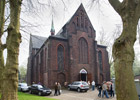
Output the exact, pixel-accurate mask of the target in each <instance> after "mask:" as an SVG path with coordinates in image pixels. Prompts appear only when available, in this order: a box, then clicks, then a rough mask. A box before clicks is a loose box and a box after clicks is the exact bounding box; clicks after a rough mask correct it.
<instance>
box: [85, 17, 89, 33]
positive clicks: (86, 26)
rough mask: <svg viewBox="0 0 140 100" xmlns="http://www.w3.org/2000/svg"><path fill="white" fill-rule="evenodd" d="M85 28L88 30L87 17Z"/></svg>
mask: <svg viewBox="0 0 140 100" xmlns="http://www.w3.org/2000/svg"><path fill="white" fill-rule="evenodd" d="M85 29H86V31H87V32H88V20H87V18H86V19H85Z"/></svg>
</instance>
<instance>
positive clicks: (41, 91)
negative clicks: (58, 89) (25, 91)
mask: <svg viewBox="0 0 140 100" xmlns="http://www.w3.org/2000/svg"><path fill="white" fill-rule="evenodd" d="M29 93H30V94H38V95H40V96H41V95H50V94H51V93H52V90H51V89H49V88H46V87H43V86H42V85H39V84H33V85H32V86H31V87H29Z"/></svg>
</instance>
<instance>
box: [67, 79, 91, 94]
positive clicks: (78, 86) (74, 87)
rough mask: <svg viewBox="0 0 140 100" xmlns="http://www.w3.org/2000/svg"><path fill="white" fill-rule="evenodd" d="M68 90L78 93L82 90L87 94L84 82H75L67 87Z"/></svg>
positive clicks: (87, 86) (87, 87) (87, 88)
mask: <svg viewBox="0 0 140 100" xmlns="http://www.w3.org/2000/svg"><path fill="white" fill-rule="evenodd" d="M68 90H77V91H78V92H80V91H82V90H84V91H85V92H87V91H88V90H89V85H88V83H87V82H84V81H75V82H73V83H72V84H69V85H68Z"/></svg>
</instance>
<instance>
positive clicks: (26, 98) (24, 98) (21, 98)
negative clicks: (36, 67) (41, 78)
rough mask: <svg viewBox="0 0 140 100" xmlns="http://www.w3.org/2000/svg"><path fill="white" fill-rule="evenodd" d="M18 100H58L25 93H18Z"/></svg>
mask: <svg viewBox="0 0 140 100" xmlns="http://www.w3.org/2000/svg"><path fill="white" fill-rule="evenodd" d="M18 100H58V99H52V98H46V97H43V96H37V95H31V94H27V93H22V92H18Z"/></svg>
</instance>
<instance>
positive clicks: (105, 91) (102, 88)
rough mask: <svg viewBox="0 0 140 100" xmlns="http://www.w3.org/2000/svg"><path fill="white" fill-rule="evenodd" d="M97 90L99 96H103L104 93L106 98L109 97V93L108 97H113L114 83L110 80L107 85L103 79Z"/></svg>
mask: <svg viewBox="0 0 140 100" xmlns="http://www.w3.org/2000/svg"><path fill="white" fill-rule="evenodd" d="M98 91H99V94H98V96H99V97H101V96H102V98H103V97H104V95H105V96H106V98H109V94H110V97H114V83H113V82H112V81H111V84H109V86H107V83H106V81H104V82H103V84H102V85H99V86H98ZM108 92H109V93H108ZM101 94H102V95H101Z"/></svg>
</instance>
